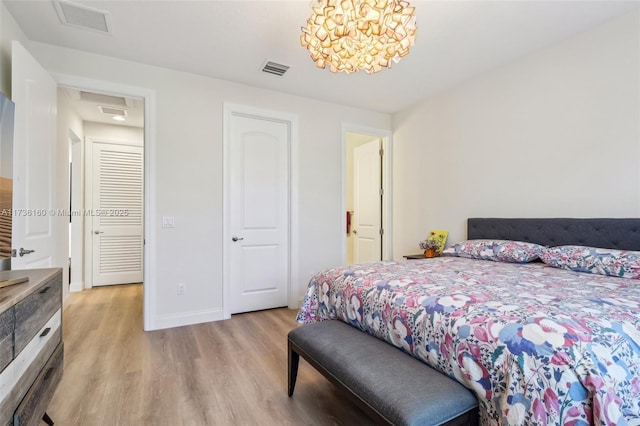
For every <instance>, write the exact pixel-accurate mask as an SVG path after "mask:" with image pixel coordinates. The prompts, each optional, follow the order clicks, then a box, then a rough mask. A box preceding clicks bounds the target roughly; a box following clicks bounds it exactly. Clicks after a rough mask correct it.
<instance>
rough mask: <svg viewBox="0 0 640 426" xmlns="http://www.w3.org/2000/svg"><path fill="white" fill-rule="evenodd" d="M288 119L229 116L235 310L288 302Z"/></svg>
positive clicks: (253, 309)
mask: <svg viewBox="0 0 640 426" xmlns="http://www.w3.org/2000/svg"><path fill="white" fill-rule="evenodd" d="M289 135H290V132H289V125H288V124H287V123H283V122H276V121H271V120H266V119H260V118H251V117H244V116H239V115H235V114H234V115H232V117H231V121H230V148H229V153H230V184H231V185H230V193H229V203H230V223H229V227H230V228H229V229H230V231H231V235H232V242H231V248H230V260H229V264H230V269H229V278H230V285H231V291H230V308H231V309H230V312H231V313H232V314H234V313H239V312H248V311H255V310H259V309H269V308H276V307H281V306H287V290H288V279H289V277H288V270H289V227H288V224H289V137H290V136H289Z"/></svg>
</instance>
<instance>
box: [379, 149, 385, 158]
mask: <svg viewBox="0 0 640 426" xmlns="http://www.w3.org/2000/svg"><path fill="white" fill-rule="evenodd" d="M379 152H380V157H382V156H384V149H382V148H380V151H379Z"/></svg>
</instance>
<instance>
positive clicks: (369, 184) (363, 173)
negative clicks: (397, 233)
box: [352, 140, 382, 263]
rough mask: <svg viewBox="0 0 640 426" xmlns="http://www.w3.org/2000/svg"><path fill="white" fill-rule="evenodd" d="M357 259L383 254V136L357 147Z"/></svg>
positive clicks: (371, 259) (366, 260)
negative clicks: (381, 149)
mask: <svg viewBox="0 0 640 426" xmlns="http://www.w3.org/2000/svg"><path fill="white" fill-rule="evenodd" d="M353 162H354V163H353V183H354V189H353V197H354V199H353V207H354V217H353V218H352V221H353V237H354V248H353V257H354V263H369V262H377V261H379V260H381V255H382V235H381V229H382V208H381V206H382V193H381V188H382V163H381V157H380V140H375V141H372V142H369V143H366V144H364V145H360V146H357V147H356V148H355V149H354V151H353Z"/></svg>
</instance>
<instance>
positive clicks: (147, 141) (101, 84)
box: [51, 73, 158, 331]
mask: <svg viewBox="0 0 640 426" xmlns="http://www.w3.org/2000/svg"><path fill="white" fill-rule="evenodd" d="M51 75H52V77H53V79H54V80H55V81H56V82H57V83H58V86H65V87H71V88H74V89H78V90H85V91H89V92H100V93H108V94H111V95H115V96H129V97H136V98H141V99H143V100H144V223H143V227H144V241H145V244H144V253H143V256H144V258H143V263H144V266H143V283H142V286H143V303H142V322H143V329H144V331H150V330H155V329H157V328H158V326H157V324H156V320H155V319H156V309H155V306H156V304H155V297H156V291H157V289H156V286H157V280H156V248H155V243H156V223H157V214H156V210H155V205H156V187H155V182H156V179H155V176H156V170H155V154H156V149H155V148H156V130H155V122H156V92H155V90H151V89H147V88H143V87H137V86H129V85H126V84H119V83H114V82H111V81H104V80H94V79H90V78H85V77H79V76H75V75H70V74H59V73H51Z"/></svg>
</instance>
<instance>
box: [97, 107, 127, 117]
mask: <svg viewBox="0 0 640 426" xmlns="http://www.w3.org/2000/svg"><path fill="white" fill-rule="evenodd" d="M98 108H100V111H101V112H102V113H103V114H110V115H120V116H122V117H126V115H127V111H126V110H124V109H120V108H113V107H108V106H103V105H100V106H99V107H98Z"/></svg>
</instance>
